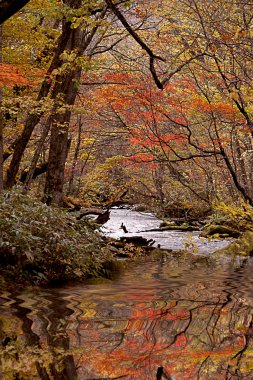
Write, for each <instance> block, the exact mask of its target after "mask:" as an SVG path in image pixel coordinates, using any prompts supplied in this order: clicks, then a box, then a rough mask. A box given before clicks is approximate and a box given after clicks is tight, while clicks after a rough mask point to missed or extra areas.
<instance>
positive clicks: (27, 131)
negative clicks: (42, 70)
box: [5, 22, 74, 188]
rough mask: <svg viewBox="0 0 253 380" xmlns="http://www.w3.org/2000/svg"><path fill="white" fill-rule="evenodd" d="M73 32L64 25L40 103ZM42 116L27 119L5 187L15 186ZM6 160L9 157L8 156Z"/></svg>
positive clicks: (43, 84) (16, 145) (33, 115)
mask: <svg viewBox="0 0 253 380" xmlns="http://www.w3.org/2000/svg"><path fill="white" fill-rule="evenodd" d="M73 30H74V29H72V28H71V23H70V22H64V23H63V30H62V34H61V36H60V38H59V40H58V47H57V49H56V52H55V55H54V58H53V60H52V63H51V65H50V67H49V69H48V71H47V74H46V76H45V79H44V81H43V83H42V85H41V88H40V92H39V94H38V97H37V101H38V102H39V101H41V100H42V99H43V98H45V97H46V96H47V95H48V93H49V90H50V88H51V85H52V83H51V82H50V80H49V77H50V75H51V74H52V72H53V70H54V69H57V68H59V67H60V65H61V64H62V63H63V62H62V60H61V58H60V56H61V54H62V53H63V52H64V50H65V49H66V46H67V43H68V41H69V39H70V38H71V36H72V32H73ZM42 116H43V112H40V113H31V114H29V115H28V117H27V119H26V122H25V126H24V129H23V131H22V134H21V136H19V137H18V138H17V139H16V141H15V142H14V143H13V144H12V146H13V147H14V152H13V156H12V160H11V163H10V166H9V168H8V170H7V174H6V179H5V187H7V188H10V187H12V186H14V185H15V183H16V176H17V174H18V170H19V166H20V162H21V159H22V157H23V154H24V151H25V149H26V147H27V144H28V142H29V140H30V137H31V135H32V133H33V131H34V128H35V127H36V125H37V124H38V123H39V121H40V119H41V117H42ZM6 158H8V157H7V156H6Z"/></svg>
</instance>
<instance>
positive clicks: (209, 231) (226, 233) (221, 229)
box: [200, 224, 241, 238]
mask: <svg viewBox="0 0 253 380" xmlns="http://www.w3.org/2000/svg"><path fill="white" fill-rule="evenodd" d="M214 235H215V236H220V237H234V238H238V237H239V236H240V235H241V233H240V231H238V230H236V229H234V228H231V227H228V226H223V225H214V224H211V225H210V226H207V227H205V229H204V231H202V232H201V234H200V236H201V237H205V238H208V237H211V236H214Z"/></svg>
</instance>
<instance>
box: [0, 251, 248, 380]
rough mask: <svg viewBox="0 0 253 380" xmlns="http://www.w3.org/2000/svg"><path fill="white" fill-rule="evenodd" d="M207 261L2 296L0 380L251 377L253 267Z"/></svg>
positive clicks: (158, 265)
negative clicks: (107, 279) (97, 282)
mask: <svg viewBox="0 0 253 380" xmlns="http://www.w3.org/2000/svg"><path fill="white" fill-rule="evenodd" d="M210 256H212V255H209V256H207V255H204V256H203V255H202V256H200V255H192V254H186V255H183V254H182V255H180V254H167V255H164V256H163V257H161V258H159V259H158V258H151V257H149V258H146V259H145V260H144V259H141V261H138V262H135V263H132V264H131V265H130V266H129V267H128V268H127V269H126V270H125V271H124V272H123V273H122V274H121V275H120V276H119V278H117V279H115V280H113V281H107V282H104V283H100V284H86V285H84V284H82V285H81V284H80V285H77V286H67V287H62V288H54V289H42V290H39V289H37V290H36V289H28V290H25V291H23V292H11V293H10V292H5V293H2V294H1V296H0V338H1V345H0V355H1V366H0V372H1V374H0V379H1V380H2V379H3V380H10V379H13V380H14V379H15V380H18V379H19V380H21V379H22V380H23V379H27V380H28V379H29V380H33V379H42V380H50V379H55V380H58V379H60V380H64V379H71V380H76V379H81V380H88V379H89V380H92V379H93V380H94V379H133V380H142V379H143V380H156V379H159V378H160V379H166V378H167V379H173V380H186V379H190V380H197V379H200V380H202V379H203V380H206V379H213V380H220V379H247V380H252V379H253V320H252V315H253V276H252V273H253V260H252V259H251V258H250V259H228V258H224V257H218V258H214V257H210ZM161 367H163V369H161ZM161 372H163V377H159V376H160V375H159V373H161ZM166 376H167V377H166Z"/></svg>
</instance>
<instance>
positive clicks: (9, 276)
mask: <svg viewBox="0 0 253 380" xmlns="http://www.w3.org/2000/svg"><path fill="white" fill-rule="evenodd" d="M0 215H1V218H0V237H1V238H0V268H1V275H0V285H2V286H4V285H5V284H6V283H8V285H9V284H14V286H16V285H18V286H21V287H22V286H27V285H39V286H41V285H48V284H50V285H51V284H57V283H62V282H72V281H76V282H78V281H83V280H85V279H87V278H91V277H107V278H110V277H111V276H113V273H114V272H115V271H117V270H118V269H119V268H120V266H121V264H120V263H118V261H117V260H116V255H117V254H118V253H119V250H118V249H116V248H115V247H113V246H112V245H111V244H110V241H109V239H107V238H105V237H104V236H102V234H101V233H99V232H98V231H97V228H98V226H97V225H95V224H94V222H92V221H88V220H86V219H84V220H78V221H77V219H76V217H75V216H73V215H71V214H69V213H67V212H66V211H64V210H61V209H59V208H54V207H49V206H47V205H45V204H43V203H41V202H40V201H38V200H36V199H33V198H31V197H27V196H25V195H23V194H22V193H20V192H18V191H12V192H8V193H6V194H4V195H2V196H1V197H0Z"/></svg>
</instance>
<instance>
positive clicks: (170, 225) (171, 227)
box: [159, 220, 199, 231]
mask: <svg viewBox="0 0 253 380" xmlns="http://www.w3.org/2000/svg"><path fill="white" fill-rule="evenodd" d="M198 229H199V228H198V227H197V226H191V225H190V224H188V223H183V224H176V223H175V222H171V221H166V220H164V221H163V222H162V223H161V224H160V227H159V230H160V231H197V230H198Z"/></svg>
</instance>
